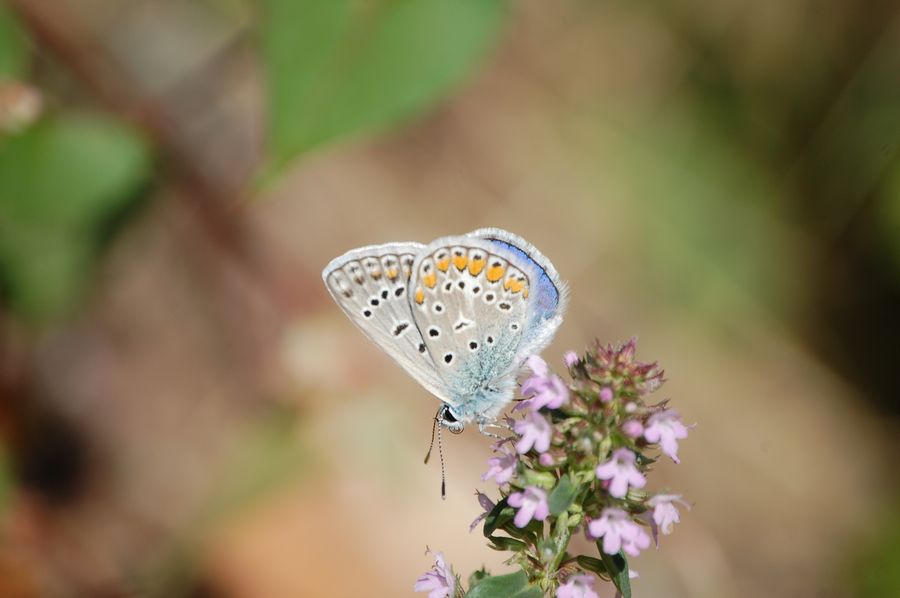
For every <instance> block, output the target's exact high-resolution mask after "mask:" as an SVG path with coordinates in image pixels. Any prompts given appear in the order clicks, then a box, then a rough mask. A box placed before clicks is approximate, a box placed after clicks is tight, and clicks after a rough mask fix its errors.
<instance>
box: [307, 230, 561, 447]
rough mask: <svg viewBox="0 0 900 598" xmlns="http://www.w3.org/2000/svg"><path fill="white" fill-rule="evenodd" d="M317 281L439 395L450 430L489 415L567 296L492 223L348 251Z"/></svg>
mask: <svg viewBox="0 0 900 598" xmlns="http://www.w3.org/2000/svg"><path fill="white" fill-rule="evenodd" d="M322 279H323V280H324V281H325V286H326V287H327V288H328V291H329V292H330V293H331V296H332V297H333V298H334V300H335V302H337V304H338V305H339V306H340V308H341V309H342V310H343V311H344V313H345V314H347V317H349V318H350V320H351V321H352V322H353V323H354V324H356V326H358V327H359V329H360V330H362V331H363V333H364V334H365V335H366V336H368V337H369V338H370V339H371V340H372V341H373V342H374V343H375V344H376V345H378V347H379V348H380V349H382V350H383V351H384V352H385V353H387V354H388V355H389V356H390V357H391V358H392V359H393V360H394V361H396V362H397V363H398V364H399V365H400V367H402V368H403V369H404V370H406V372H407V373H409V375H410V376H412V377H413V378H414V379H415V380H416V381H417V382H419V384H421V385H422V386H423V387H425V389H427V390H428V391H429V392H431V393H432V394H433V395H435V396H436V397H437V398H438V399H440V400H441V401H442V403H441V405H440V407H439V408H438V413H437V415H436V416H435V420H436V421H437V422H439V423H440V424H441V426H443V427H446V428H447V429H448V430H450V431H451V432H454V433H460V432H462V431H463V429H464V427H465V426H466V424H470V423H475V424H477V425H478V426H479V429H480V430H481V431H482V432H484V427H485V426H486V425H491V424H492V423H493V422H494V421H496V419H497V417H498V415H499V414H500V412H501V411H502V410H503V408H504V407H505V406H506V405H507V404H509V403H510V401H512V398H513V393H514V386H515V377H516V374H517V373H518V371H519V369H520V368H521V366H522V363H523V362H524V361H525V359H527V358H528V356H530V355H532V354H535V353H538V352H540V351H541V349H543V348H544V347H545V346H546V345H547V344H548V343H549V342H550V341H551V340H552V338H553V335H554V334H555V333H556V330H557V328H559V325H560V324H561V323H562V319H563V312H564V311H565V307H566V303H567V296H568V291H567V288H566V285H565V284H564V283H563V282H562V281H561V280H560V278H559V274H557V272H556V269H555V268H554V267H553V264H551V263H550V261H549V260H548V259H547V258H546V257H544V256H543V255H542V254H541V253H540V252H539V251H538V250H537V249H536V248H535V247H534V246H533V245H531V244H530V243H528V242H527V241H525V240H524V239H522V238H521V237H518V236H516V235H514V234H512V233H510V232H507V231H504V230H501V229H498V228H482V229H479V230H476V231H473V232H470V233H468V234H465V235H460V236H449V237H442V238H440V239H437V240H435V241H432V242H431V243H429V244H428V245H423V244H421V243H385V244H383V245H370V246H367V247H360V248H359V249H353V250H352V251H349V252H347V253H345V254H344V255H342V256H340V257H338V258H335V259H333V260H332V261H331V262H330V263H329V264H328V265H327V266H326V267H325V269H324V270H323V271H322Z"/></svg>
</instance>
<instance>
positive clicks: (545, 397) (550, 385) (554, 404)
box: [519, 355, 569, 411]
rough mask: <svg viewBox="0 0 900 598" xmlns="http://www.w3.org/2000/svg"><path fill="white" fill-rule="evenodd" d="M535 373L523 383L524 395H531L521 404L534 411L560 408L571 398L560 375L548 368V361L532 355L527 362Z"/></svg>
mask: <svg viewBox="0 0 900 598" xmlns="http://www.w3.org/2000/svg"><path fill="white" fill-rule="evenodd" d="M525 363H527V364H528V367H529V368H531V371H532V372H534V375H533V376H531V377H530V378H528V379H527V380H525V382H523V383H522V389H521V391H522V395H523V396H526V397H528V396H530V397H531V398H530V399H528V400H527V401H523V402H522V403H521V404H520V406H519V407H520V408H521V407H522V406H528V408H530V409H531V410H532V411H537V410H538V409H541V408H543V407H549V408H550V409H559V408H560V407H562V406H563V404H564V403H565V402H566V401H568V400H569V389H568V388H566V385H565V384H563V381H562V380H560V378H559V376H557V375H556V374H553V373H551V372H550V370H549V369H548V368H547V362H545V361H544V360H543V359H541V358H540V357H538V356H537V355H532V356H531V357H529V358H528V359H527V360H526V362H525Z"/></svg>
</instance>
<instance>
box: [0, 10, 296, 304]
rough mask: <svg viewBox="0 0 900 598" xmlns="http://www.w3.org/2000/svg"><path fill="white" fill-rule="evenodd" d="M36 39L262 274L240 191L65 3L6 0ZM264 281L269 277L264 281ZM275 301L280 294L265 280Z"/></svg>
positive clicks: (224, 243) (230, 251)
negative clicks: (142, 143)
mask: <svg viewBox="0 0 900 598" xmlns="http://www.w3.org/2000/svg"><path fill="white" fill-rule="evenodd" d="M9 4H10V6H11V7H12V8H13V9H14V10H15V11H16V13H17V14H18V16H19V17H20V19H21V20H22V22H23V23H24V24H25V26H26V27H27V28H28V30H29V31H30V33H31V35H32V37H33V38H34V39H35V40H36V41H37V43H38V44H39V45H40V46H41V47H42V48H45V49H46V50H47V51H49V52H50V53H52V54H53V56H54V57H55V58H56V59H57V60H58V61H59V62H60V63H61V64H63V65H65V66H66V67H68V68H69V69H70V70H71V71H72V72H73V73H74V74H75V75H76V76H77V77H78V78H79V79H80V80H81V81H82V82H83V83H84V85H85V86H86V87H87V88H88V89H89V90H90V91H91V92H92V93H93V94H94V95H95V96H96V98H97V99H98V100H99V101H100V102H101V103H102V104H103V105H105V106H106V107H107V108H108V109H109V110H111V111H112V112H114V113H116V114H117V115H119V116H120V117H122V118H124V119H126V120H127V121H129V122H130V123H132V124H133V125H135V126H136V127H138V128H139V129H140V130H141V131H143V133H144V134H145V135H146V136H147V137H148V138H149V139H150V140H151V142H152V143H153V144H154V145H155V146H156V147H157V148H158V150H159V152H160V154H161V155H162V156H163V159H164V160H165V163H166V164H167V165H168V166H169V167H170V168H171V169H172V171H173V173H174V174H175V176H176V179H177V182H178V183H179V184H180V185H181V186H182V187H183V188H184V190H185V191H186V193H184V194H180V196H181V197H183V198H184V199H185V200H186V201H188V202H190V207H191V208H192V211H193V212H194V214H195V215H196V217H197V219H198V221H199V222H200V223H201V224H202V226H203V227H204V229H205V230H206V231H207V233H208V234H209V236H210V237H211V238H212V239H213V241H214V242H215V244H216V246H217V247H218V248H219V249H220V250H222V251H223V252H224V253H226V254H227V255H228V256H230V257H231V258H233V260H234V261H236V262H238V263H240V264H241V265H242V266H243V270H244V271H245V272H249V273H250V275H251V277H252V278H255V279H259V278H265V270H266V268H265V265H264V264H263V263H262V262H261V260H260V259H259V256H258V255H255V254H254V253H253V251H252V248H251V246H250V244H249V243H248V235H247V234H246V231H245V229H244V226H243V225H242V223H241V222H240V220H239V219H238V218H236V217H235V213H236V210H237V209H238V205H239V204H240V201H239V200H240V193H241V191H240V190H237V189H228V188H226V187H225V186H224V185H222V184H221V183H220V182H219V181H217V180H215V179H214V178H213V177H211V176H210V175H209V174H208V173H207V172H205V171H204V170H203V169H202V168H201V167H200V166H199V164H200V163H201V161H200V160H198V158H197V156H195V155H193V154H192V152H191V150H190V148H189V147H188V144H187V143H186V142H185V140H184V139H183V137H182V136H181V134H180V132H179V128H178V127H177V126H176V124H175V122H174V121H173V120H172V119H171V118H169V116H168V115H167V113H166V111H165V110H164V109H163V107H162V106H161V105H160V104H158V103H157V102H154V101H153V100H152V99H151V98H149V97H147V96H146V95H145V94H142V93H141V91H140V83H139V82H138V81H136V80H134V78H133V77H131V76H129V74H128V73H127V72H126V71H125V70H124V69H123V68H121V67H120V66H119V65H118V64H117V63H116V61H115V59H114V57H113V56H111V55H110V53H109V52H108V51H107V50H106V49H105V48H103V47H102V45H100V44H97V43H92V41H91V40H92V36H91V34H90V32H89V31H88V30H86V29H85V27H84V26H83V24H82V23H81V22H80V21H79V19H78V15H77V14H73V12H72V11H70V10H68V9H67V8H66V6H65V3H59V2H52V3H51V2H48V1H46V0H9ZM268 282H269V283H271V282H273V281H271V280H270V281H268ZM264 286H265V287H267V289H266V290H267V291H268V293H267V294H271V295H275V296H274V297H272V298H273V299H275V300H276V301H275V302H276V303H281V302H280V301H278V299H279V296H280V294H279V293H278V292H277V288H273V285H271V284H265V285H264Z"/></svg>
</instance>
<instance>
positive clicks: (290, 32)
mask: <svg viewBox="0 0 900 598" xmlns="http://www.w3.org/2000/svg"><path fill="white" fill-rule="evenodd" d="M505 4H506V2H505V0H367V1H361V0H329V1H328V2H322V1H321V0H264V2H263V7H264V19H263V31H262V36H263V40H262V42H263V44H262V45H263V59H264V63H265V67H266V70H267V78H268V88H269V111H270V114H269V135H270V154H271V156H270V158H271V159H272V160H273V161H274V164H273V166H275V167H280V166H282V165H283V164H284V163H285V162H286V161H287V160H289V159H290V158H293V157H295V156H296V155H298V154H300V153H302V152H305V151H307V150H309V149H311V148H313V147H315V146H317V145H319V144H322V143H324V142H326V141H329V140H331V139H333V138H335V137H340V136H343V135H347V134H349V133H356V132H362V131H371V130H376V129H379V128H382V127H384V126H386V125H389V124H391V123H394V122H396V121H398V120H401V119H404V118H408V117H410V116H413V115H415V114H418V113H421V112H422V111H423V110H424V109H426V108H427V107H429V106H430V105H432V104H434V103H435V102H436V101H438V100H439V99H440V98H441V97H442V96H443V95H445V94H446V93H447V92H448V91H449V90H450V89H451V88H452V87H453V86H454V85H455V84H456V83H457V82H458V81H459V80H460V79H462V78H463V77H464V76H465V75H466V73H468V72H469V71H470V70H471V68H472V67H473V65H474V64H475V63H476V62H477V61H478V59H479V58H481V57H482V56H484V55H485V54H486V52H487V50H488V48H489V46H490V43H491V42H492V41H493V40H494V38H495V37H496V35H497V32H498V30H499V28H500V25H501V24H502V23H503V17H504V14H505V10H504V7H505ZM270 168H271V166H270Z"/></svg>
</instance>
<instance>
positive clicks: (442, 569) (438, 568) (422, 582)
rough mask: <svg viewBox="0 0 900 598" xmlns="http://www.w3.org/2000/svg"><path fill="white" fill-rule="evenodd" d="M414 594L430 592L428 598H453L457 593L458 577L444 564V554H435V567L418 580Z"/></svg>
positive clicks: (414, 587)
mask: <svg viewBox="0 0 900 598" xmlns="http://www.w3.org/2000/svg"><path fill="white" fill-rule="evenodd" d="M413 591H414V592H428V598H448V597H449V598H452V597H453V595H454V593H455V592H456V577H455V576H454V575H453V571H452V570H451V569H450V567H448V566H447V564H446V563H445V562H444V554H443V553H442V552H436V553H434V567H432V568H431V571H428V572H427V573H425V574H424V575H423V576H422V577H420V578H419V579H417V580H416V585H414V586H413Z"/></svg>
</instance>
